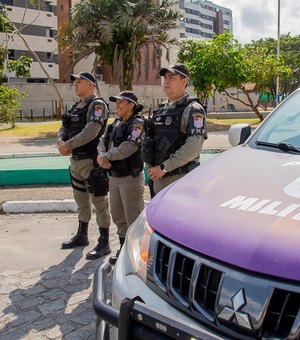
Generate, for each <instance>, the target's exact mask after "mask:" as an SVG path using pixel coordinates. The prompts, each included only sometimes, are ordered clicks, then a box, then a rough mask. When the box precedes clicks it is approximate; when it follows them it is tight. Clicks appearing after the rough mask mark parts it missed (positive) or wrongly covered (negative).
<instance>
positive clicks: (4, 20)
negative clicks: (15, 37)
mask: <svg viewBox="0 0 300 340" xmlns="http://www.w3.org/2000/svg"><path fill="white" fill-rule="evenodd" d="M12 30H13V25H12V23H11V22H10V21H9V20H8V17H7V15H6V11H5V6H4V5H2V4H0V32H9V31H12Z"/></svg>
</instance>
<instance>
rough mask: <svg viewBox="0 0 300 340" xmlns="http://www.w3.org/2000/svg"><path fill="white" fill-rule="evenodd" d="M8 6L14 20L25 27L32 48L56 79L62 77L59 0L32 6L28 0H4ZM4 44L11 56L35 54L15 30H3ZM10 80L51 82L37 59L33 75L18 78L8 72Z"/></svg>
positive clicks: (26, 36) (2, 42)
mask: <svg viewBox="0 0 300 340" xmlns="http://www.w3.org/2000/svg"><path fill="white" fill-rule="evenodd" d="M1 3H2V4H3V5H5V6H6V10H7V14H8V17H9V18H10V20H11V21H12V22H13V23H14V24H15V25H16V26H17V27H18V28H22V35H23V36H24V38H25V39H26V41H27V43H28V45H29V46H30V48H32V50H33V51H35V53H36V54H37V55H38V57H39V59H40V60H41V62H42V65H43V67H44V68H45V70H46V71H47V72H48V73H49V75H50V76H51V77H52V78H53V79H54V80H57V79H59V67H58V51H57V43H56V40H55V36H56V35H57V15H56V7H57V0H41V4H40V6H32V5H31V4H30V2H29V1H26V0H1ZM0 43H1V45H2V46H4V47H5V48H6V50H7V52H8V58H10V59H18V58H19V57H20V56H21V55H25V56H29V57H32V54H31V53H30V52H29V51H28V49H27V47H26V46H25V44H24V42H23V40H22V39H21V38H20V37H19V36H17V35H16V34H15V33H14V32H12V33H10V34H5V33H0ZM7 77H8V79H9V81H10V83H47V82H48V78H47V76H46V75H45V72H44V71H43V70H42V68H41V67H40V65H39V64H38V63H37V62H36V61H35V60H34V61H33V63H32V67H31V76H30V78H28V79H27V78H26V79H25V78H17V77H15V74H14V73H12V72H10V73H8V74H7Z"/></svg>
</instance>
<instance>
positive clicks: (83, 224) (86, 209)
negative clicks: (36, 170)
mask: <svg viewBox="0 0 300 340" xmlns="http://www.w3.org/2000/svg"><path fill="white" fill-rule="evenodd" d="M71 80H72V81H74V82H75V93H76V95H77V96H78V97H79V98H80V101H78V102H76V103H75V104H74V105H73V106H72V107H71V109H70V110H69V111H68V112H67V113H65V114H64V115H63V117H62V118H63V124H62V127H61V128H60V130H59V133H58V134H59V139H58V150H59V152H60V153H61V154H62V155H71V165H70V175H71V183H72V187H73V195H74V199H75V201H76V203H77V205H78V220H79V226H78V231H77V234H76V235H75V236H74V237H73V238H72V239H71V240H70V241H67V242H64V243H62V245H61V248H62V249H70V248H75V247H78V246H87V245H88V244H89V241H88V236H87V233H88V223H89V220H90V219H91V202H92V203H93V205H94V206H95V209H96V222H97V225H98V226H99V232H100V237H99V239H98V244H97V246H96V247H95V248H94V249H93V250H92V251H90V252H89V253H88V254H87V256H86V258H87V259H95V258H98V257H101V256H104V255H107V254H109V253H111V249H110V246H109V225H110V215H109V204H108V198H107V191H106V190H105V188H104V187H103V186H105V178H104V182H101V183H102V184H103V185H101V183H100V187H99V188H98V190H99V189H100V192H97V193H96V191H95V185H96V183H94V180H95V178H96V177H95V167H97V166H98V164H97V155H98V153H97V146H98V143H99V139H100V136H101V135H102V134H103V133H104V131H105V127H106V124H107V119H108V114H109V108H108V105H107V104H106V102H105V101H104V100H103V99H102V98H97V97H96V95H95V93H94V92H95V86H96V79H95V78H94V76H93V75H92V74H91V73H89V72H81V73H79V74H72V75H71ZM98 177H99V176H98ZM102 178H103V177H102ZM92 184H93V185H92ZM98 185H99V183H98ZM102 189H104V190H103V191H104V192H101V190H102Z"/></svg>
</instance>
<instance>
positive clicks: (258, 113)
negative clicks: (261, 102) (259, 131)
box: [241, 86, 264, 122]
mask: <svg viewBox="0 0 300 340" xmlns="http://www.w3.org/2000/svg"><path fill="white" fill-rule="evenodd" d="M241 89H242V90H243V92H244V93H245V95H246V97H247V99H248V102H249V104H250V106H251V108H252V110H253V111H254V113H255V114H256V115H257V117H258V118H259V120H260V121H261V122H262V121H263V120H264V117H263V116H262V114H261V113H260V112H259V110H258V104H257V105H255V104H254V103H253V100H252V99H251V97H250V94H249V92H248V91H247V90H246V89H245V88H244V86H242V88H241Z"/></svg>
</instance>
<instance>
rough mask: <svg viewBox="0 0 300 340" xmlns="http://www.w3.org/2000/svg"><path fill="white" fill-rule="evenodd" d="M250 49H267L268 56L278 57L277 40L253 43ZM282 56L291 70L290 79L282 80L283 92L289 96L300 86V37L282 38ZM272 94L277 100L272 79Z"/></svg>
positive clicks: (267, 39)
mask: <svg viewBox="0 0 300 340" xmlns="http://www.w3.org/2000/svg"><path fill="white" fill-rule="evenodd" d="M247 46H248V47H249V48H255V47H260V48H265V49H267V54H268V55H272V56H274V57H275V58H276V57H277V40H276V39H273V38H265V39H260V40H257V41H252V43H251V44H249V45H247ZM280 55H281V57H282V59H283V61H284V63H285V65H286V66H287V67H289V68H290V69H291V74H290V77H285V78H280V89H281V92H283V93H285V94H289V93H291V92H293V91H294V90H296V89H297V88H298V87H299V86H300V67H299V65H300V35H296V36H294V37H291V36H290V34H286V35H282V36H281V37H280ZM269 89H270V91H269V92H270V93H271V95H272V96H273V98H275V92H276V81H275V79H271V81H270V83H269Z"/></svg>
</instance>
